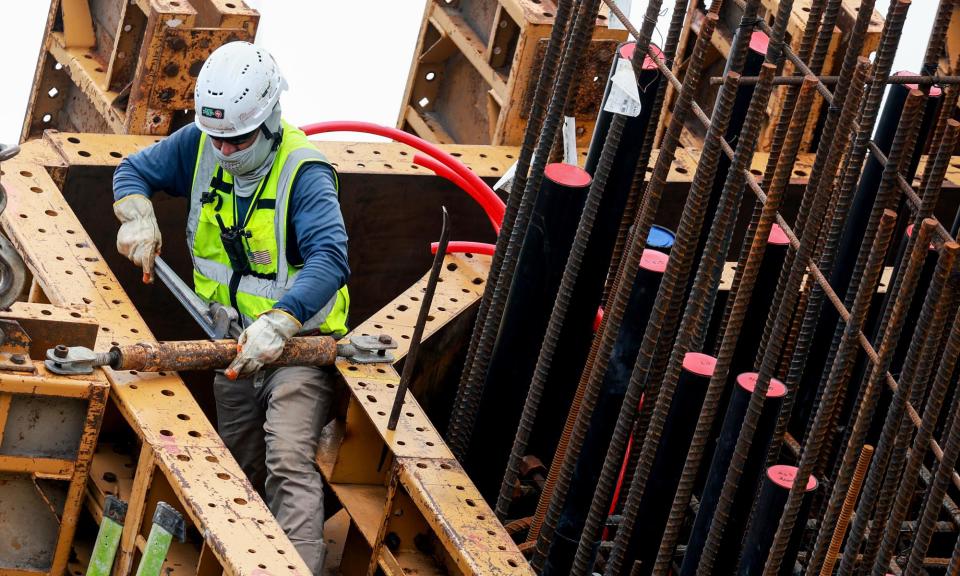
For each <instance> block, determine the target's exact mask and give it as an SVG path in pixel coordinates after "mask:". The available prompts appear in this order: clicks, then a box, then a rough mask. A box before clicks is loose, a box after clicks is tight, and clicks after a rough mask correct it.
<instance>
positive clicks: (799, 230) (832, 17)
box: [757, 0, 853, 438]
mask: <svg viewBox="0 0 960 576" xmlns="http://www.w3.org/2000/svg"><path fill="white" fill-rule="evenodd" d="M840 9H841V0H828V2H827V3H826V6H825V7H824V13H823V23H822V24H821V26H820V28H819V30H818V34H817V37H816V42H815V44H814V47H813V52H812V54H811V57H810V67H809V68H807V69H806V70H804V71H803V73H804V74H807V75H814V76H815V75H816V74H818V73H819V72H820V70H821V68H822V67H823V63H824V61H825V59H826V55H827V52H828V50H829V46H830V43H831V41H832V39H833V30H834V25H835V24H836V22H837V18H838V17H839V15H840ZM848 52H849V51H848ZM786 54H787V57H788V58H789V57H790V54H791V51H790V49H789V47H787V49H786ZM798 59H799V60H800V61H801V62H802V61H803V58H799V57H798ZM845 62H846V60H845ZM794 65H795V66H796V63H794ZM798 68H799V67H798ZM852 70H853V68H850V67H848V68H846V69H845V70H843V71H841V76H843V75H844V74H845V73H846V74H849V73H850V72H851V71H852ZM822 86H823V83H822V82H819V80H818V82H817V89H818V90H820V89H821V87H822ZM788 91H789V89H788ZM788 96H789V93H788ZM830 96H831V98H832V94H831V95H830ZM824 99H825V101H826V103H828V104H829V103H830V102H831V100H830V99H828V98H827V97H826V96H825V95H824ZM838 105H839V104H838ZM828 111H829V109H828ZM829 117H830V114H829V113H828V119H829ZM806 121H807V120H806V119H804V120H803V123H804V125H806ZM784 129H786V128H784ZM778 130H779V127H778ZM824 130H826V126H825V127H824ZM824 133H827V132H824ZM769 171H770V163H769V161H768V164H767V170H766V173H769ZM811 174H813V172H811ZM805 208H806V209H807V210H809V204H807V205H805V206H804V205H802V204H801V207H800V212H799V213H798V214H797V218H796V219H795V220H794V229H795V232H796V234H797V236H798V237H799V236H801V235H802V234H803V226H804V224H805V223H806V218H807V212H806V211H805ZM795 256H796V252H795V251H794V250H787V256H786V258H785V260H784V265H783V268H782V269H781V273H780V277H779V278H778V279H777V289H776V294H775V296H774V299H773V301H774V302H779V301H780V300H781V299H782V298H783V291H784V289H785V288H786V283H787V276H788V274H789V271H790V268H791V267H792V266H793V260H794V257H795ZM807 305H808V304H807V303H804V309H806V306H807ZM794 316H795V318H796V319H797V320H796V321H797V322H798V321H799V319H800V318H802V317H803V314H802V313H798V314H795V315H794ZM773 319H774V316H772V315H771V316H768V317H767V322H766V323H765V324H764V328H763V336H762V337H761V339H760V347H759V349H758V350H757V361H758V362H759V359H760V358H762V356H763V353H764V351H765V350H766V347H767V342H768V341H769V338H770V333H771V331H772V330H773V326H771V325H770V322H772V321H773ZM787 390H788V392H787V397H786V398H785V399H784V406H783V408H781V414H789V413H790V411H791V409H792V403H793V396H794V393H793V391H792V390H791V388H790V386H789V385H788V386H787ZM779 429H780V426H779V424H778V430H779ZM778 437H782V432H780V433H775V434H774V438H778Z"/></svg>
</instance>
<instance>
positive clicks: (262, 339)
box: [224, 308, 301, 380]
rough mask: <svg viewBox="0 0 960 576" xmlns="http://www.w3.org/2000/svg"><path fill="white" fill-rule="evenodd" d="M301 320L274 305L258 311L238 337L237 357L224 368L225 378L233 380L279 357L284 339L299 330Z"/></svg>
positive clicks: (285, 340)
mask: <svg viewBox="0 0 960 576" xmlns="http://www.w3.org/2000/svg"><path fill="white" fill-rule="evenodd" d="M300 327H301V325H300V321H299V320H297V319H296V318H294V317H293V316H291V315H290V314H288V313H287V312H284V311H283V310H280V309H278V308H273V309H271V310H267V311H266V312H264V313H263V314H261V315H260V316H259V317H258V318H257V319H256V321H254V323H253V324H251V325H250V326H249V327H248V328H247V329H246V330H244V331H243V334H240V338H239V339H238V340H237V357H236V358H234V360H233V362H231V363H230V366H228V367H227V369H226V370H225V371H224V374H226V376H227V378H229V379H231V380H236V379H237V378H240V377H242V376H248V375H250V374H253V373H254V372H256V371H257V370H259V369H260V368H262V367H263V365H264V364H269V363H271V362H273V361H274V360H276V359H277V358H279V357H280V354H281V353H282V352H283V346H284V344H286V342H287V339H289V338H290V337H291V336H293V335H294V334H296V333H297V332H299V331H300Z"/></svg>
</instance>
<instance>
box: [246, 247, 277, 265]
mask: <svg viewBox="0 0 960 576" xmlns="http://www.w3.org/2000/svg"><path fill="white" fill-rule="evenodd" d="M247 258H249V259H250V261H251V262H253V263H254V264H260V265H261V266H268V265H270V264H271V263H272V262H273V260H272V259H271V258H270V251H269V250H253V251H250V252H247Z"/></svg>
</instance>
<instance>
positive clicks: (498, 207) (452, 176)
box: [413, 153, 505, 253]
mask: <svg viewBox="0 0 960 576" xmlns="http://www.w3.org/2000/svg"><path fill="white" fill-rule="evenodd" d="M413 163H414V164H416V165H418V166H423V167H424V168H426V169H427V170H431V171H433V172H434V173H435V174H436V175H437V176H440V177H442V178H446V179H447V180H449V181H451V182H453V183H454V184H455V185H456V186H457V187H458V188H460V189H461V190H463V191H464V192H466V193H467V194H469V195H470V197H471V198H473V199H474V201H475V202H476V203H477V204H479V205H480V207H481V208H483V211H484V212H486V213H487V218H489V219H490V224H491V225H492V226H493V231H494V232H495V233H497V234H499V233H500V222H502V221H503V213H504V210H505V207H504V204H503V201H502V200H500V198H499V197H498V196H497V195H496V194H492V197H493V198H494V199H495V200H496V202H493V201H491V197H490V196H491V195H487V194H486V193H485V191H483V190H477V189H475V188H473V187H471V186H470V183H469V182H467V181H466V180H464V179H463V178H462V177H460V175H459V174H457V173H456V172H454V171H453V170H451V169H450V168H448V167H447V165H446V164H442V163H441V162H440V161H438V160H436V159H435V158H433V157H432V156H427V155H425V154H419V153H417V154H414V155H413ZM487 190H489V188H488V189H487ZM447 252H448V253H449V252H450V251H449V250H448V251H447Z"/></svg>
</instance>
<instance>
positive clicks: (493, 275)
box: [447, 0, 576, 458]
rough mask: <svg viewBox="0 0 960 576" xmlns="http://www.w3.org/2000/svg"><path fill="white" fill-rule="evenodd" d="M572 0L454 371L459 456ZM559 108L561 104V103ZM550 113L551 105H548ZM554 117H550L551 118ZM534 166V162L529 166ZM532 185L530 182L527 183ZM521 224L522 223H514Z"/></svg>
mask: <svg viewBox="0 0 960 576" xmlns="http://www.w3.org/2000/svg"><path fill="white" fill-rule="evenodd" d="M573 8H574V1H573V0H558V1H557V12H556V17H555V19H554V23H555V24H554V27H553V30H552V31H551V33H550V40H549V42H548V43H547V51H546V54H545V56H544V59H543V66H542V68H541V69H540V76H539V77H538V79H537V87H536V88H535V89H534V96H533V101H532V103H531V106H530V115H529V120H528V122H527V127H526V130H525V131H524V135H523V144H522V145H521V146H520V154H519V157H518V158H517V169H516V176H515V177H514V181H513V185H512V187H511V190H512V191H513V193H512V194H510V196H509V198H508V199H507V206H506V210H505V212H504V216H503V222H502V224H501V228H500V234H499V235H498V237H497V247H496V251H495V252H494V255H493V260H492V261H491V263H490V272H489V273H488V275H487V282H486V285H485V286H484V288H483V296H482V297H481V299H480V305H479V308H478V310H477V317H476V319H475V320H474V324H473V330H472V333H471V336H470V344H469V346H468V348H467V358H466V361H465V363H464V366H463V372H462V373H461V375H460V382H459V385H458V387H457V394H456V398H455V400H454V405H453V409H452V410H451V418H450V422H449V424H448V427H447V443H448V444H449V445H450V449H451V450H452V451H453V453H454V454H455V455H456V456H457V457H458V458H462V457H463V454H464V452H465V451H466V448H467V447H466V441H467V437H466V436H467V434H468V432H467V431H466V426H467V424H468V422H467V420H465V419H464V415H465V414H466V413H468V412H471V411H472V412H475V411H476V409H477V407H478V405H479V402H480V398H479V395H480V390H479V387H480V379H479V376H478V375H475V374H474V371H473V366H474V362H475V360H476V354H477V351H478V349H479V344H480V341H481V339H482V338H483V333H484V330H485V324H486V322H487V316H488V313H489V311H490V308H491V306H492V304H493V302H494V295H495V294H494V293H495V292H496V288H497V285H498V284H499V283H500V271H501V269H502V268H503V262H504V260H505V259H506V251H507V245H508V244H510V242H511V241H512V240H511V239H512V237H513V230H514V227H515V224H518V222H517V221H518V219H519V220H520V222H519V224H522V223H523V219H522V218H518V217H519V216H522V215H523V214H524V213H525V212H527V211H529V210H530V209H531V207H532V205H533V201H532V199H531V198H529V197H526V198H525V192H526V191H527V189H528V186H527V185H526V184H527V175H528V173H529V171H530V167H531V160H532V156H533V152H534V146H535V145H536V144H537V139H538V136H539V134H540V130H541V127H542V126H543V125H544V120H545V116H546V115H547V112H548V109H547V103H548V102H551V100H550V99H548V98H549V97H550V94H551V89H552V87H553V84H554V79H555V77H556V75H557V71H558V67H559V65H560V60H561V57H562V56H563V53H564V50H563V45H564V41H563V40H564V28H566V27H569V26H571V23H572V21H573V18H574V15H575V14H576V11H575V10H574V9H573ZM561 108H562V107H561ZM553 112H554V114H553V115H554V116H555V115H556V114H557V111H556V110H555V109H554V110H553ZM554 121H556V119H554ZM540 156H541V157H540V158H539V159H537V161H536V164H537V165H538V166H539V171H540V172H542V171H543V168H544V166H546V155H540ZM534 168H535V171H536V168H537V166H534ZM530 189H531V190H533V188H532V187H530ZM518 227H519V228H524V226H522V225H521V226H518ZM519 232H520V234H519V235H518V238H522V232H523V230H520V231H519Z"/></svg>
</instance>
